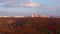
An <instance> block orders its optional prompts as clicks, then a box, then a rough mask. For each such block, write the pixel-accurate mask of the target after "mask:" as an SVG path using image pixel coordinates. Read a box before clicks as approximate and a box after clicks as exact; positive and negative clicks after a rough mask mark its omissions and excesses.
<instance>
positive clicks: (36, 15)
mask: <svg viewBox="0 0 60 34" xmlns="http://www.w3.org/2000/svg"><path fill="white" fill-rule="evenodd" d="M31 17H47V18H49V17H50V16H44V15H38V14H32V15H31Z"/></svg>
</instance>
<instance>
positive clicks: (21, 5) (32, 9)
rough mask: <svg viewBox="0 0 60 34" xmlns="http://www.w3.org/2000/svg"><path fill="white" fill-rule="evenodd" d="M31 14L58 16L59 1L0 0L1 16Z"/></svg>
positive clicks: (59, 14) (59, 12) (59, 10)
mask: <svg viewBox="0 0 60 34" xmlns="http://www.w3.org/2000/svg"><path fill="white" fill-rule="evenodd" d="M33 13H36V14H43V15H53V16H54V15H55V16H60V0H0V15H1V16H16V15H22V16H27V15H31V14H33Z"/></svg>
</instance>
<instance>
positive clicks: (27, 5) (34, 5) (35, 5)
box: [20, 3, 39, 7]
mask: <svg viewBox="0 0 60 34" xmlns="http://www.w3.org/2000/svg"><path fill="white" fill-rule="evenodd" d="M20 6H24V7H39V5H38V4H36V3H27V4H20Z"/></svg>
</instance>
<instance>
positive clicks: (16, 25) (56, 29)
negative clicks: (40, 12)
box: [0, 17, 60, 34]
mask: <svg viewBox="0 0 60 34" xmlns="http://www.w3.org/2000/svg"><path fill="white" fill-rule="evenodd" d="M0 33H4V34H60V18H42V17H34V18H31V17H27V18H0Z"/></svg>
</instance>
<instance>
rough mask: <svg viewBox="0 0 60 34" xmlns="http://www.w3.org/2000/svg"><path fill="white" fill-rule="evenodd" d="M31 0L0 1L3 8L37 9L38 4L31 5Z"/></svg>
mask: <svg viewBox="0 0 60 34" xmlns="http://www.w3.org/2000/svg"><path fill="white" fill-rule="evenodd" d="M30 1H31V0H0V2H3V6H4V7H38V6H39V4H37V3H33V2H32V1H31V2H30Z"/></svg>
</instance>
